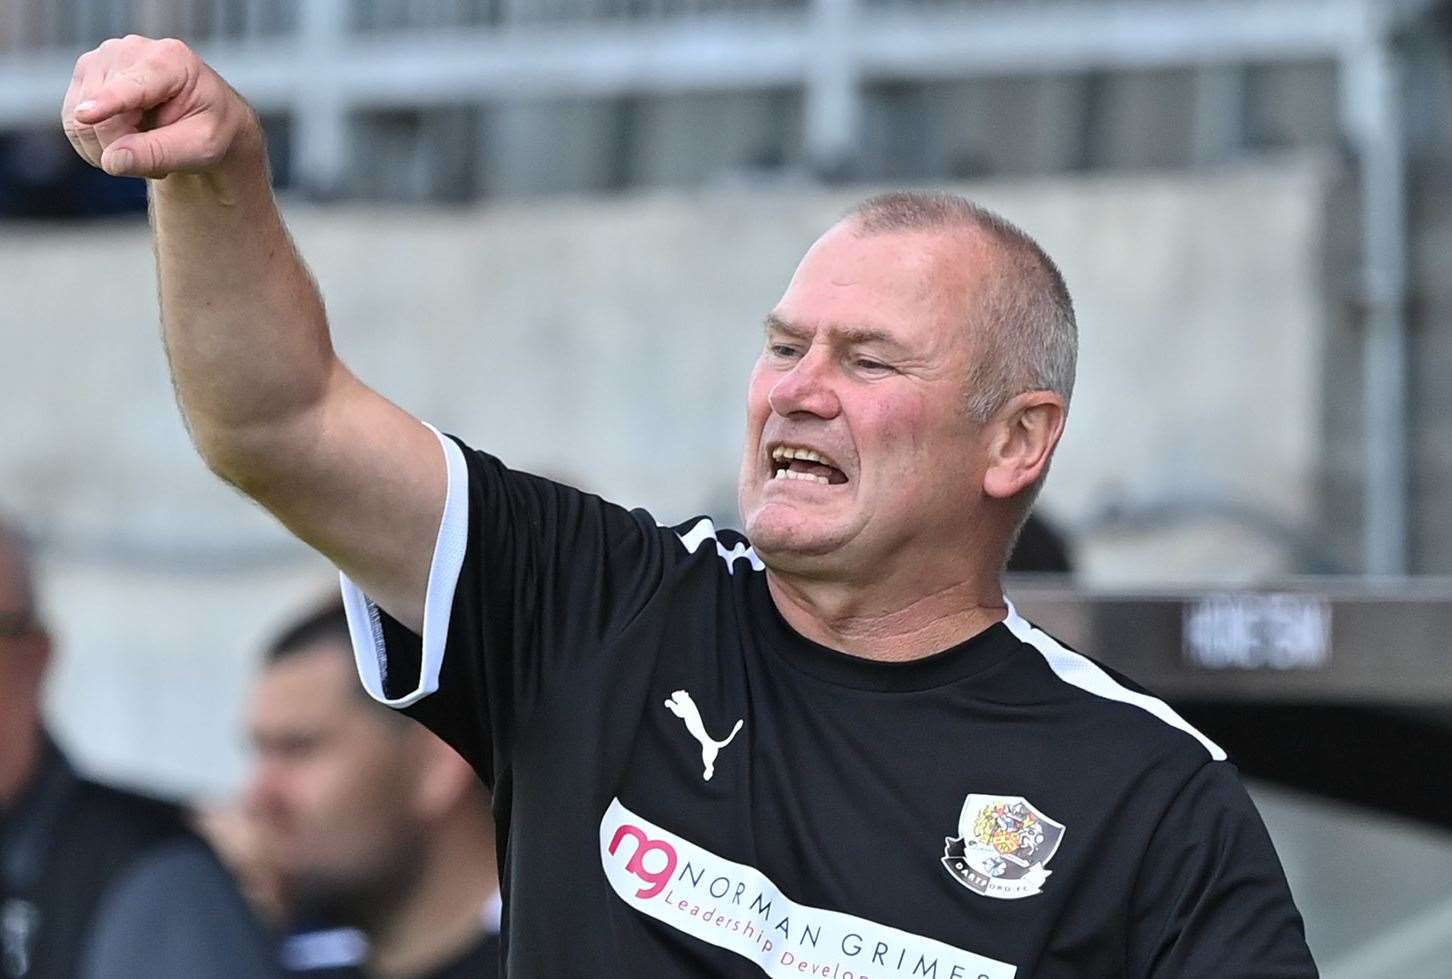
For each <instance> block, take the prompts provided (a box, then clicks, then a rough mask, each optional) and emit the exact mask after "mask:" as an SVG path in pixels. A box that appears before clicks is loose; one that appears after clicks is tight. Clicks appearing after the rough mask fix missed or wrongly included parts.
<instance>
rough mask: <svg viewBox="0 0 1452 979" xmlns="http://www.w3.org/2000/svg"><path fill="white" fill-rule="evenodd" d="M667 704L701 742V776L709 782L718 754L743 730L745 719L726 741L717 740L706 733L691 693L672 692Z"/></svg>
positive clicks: (737, 724) (714, 771)
mask: <svg viewBox="0 0 1452 979" xmlns="http://www.w3.org/2000/svg"><path fill="white" fill-rule="evenodd" d="M665 705H666V706H667V707H669V708H670V712H671V713H672V714H674V715H676V716H677V717H679V718H680V719H681V720H683V721H685V722H686V731H687V732H689V733H690V735H691V737H693V738H695V739H696V740H697V741H699V742H701V764H702V765H703V766H704V767H705V771H703V772H702V773H701V777H702V778H703V779H705V780H706V781H707V782H709V781H711V776H712V775H714V774H716V756H717V755H719V754H720V753H721V749H722V748H724V747H726V746H727V745H728V744H730V743H731V739H732V738H734V737H736V732H737V731H740V730H741V725H742V724H743V723H744V722H745V719H744V718H743V719H742V720H739V721H737V722H736V726H735V727H733V728H732V729H731V733H730V734H728V735H726V740H725V741H717V740H715V739H714V738H712V737H711V736H710V735H709V734H707V733H706V725H704V724H702V723H701V712H700V710H698V709H697V708H696V702H695V701H694V700H692V699H691V695H690V694H689V693H687V692H686V691H684V690H677V691H676V692H675V693H673V694H671V699H670V700H667V701H666V702H665Z"/></svg>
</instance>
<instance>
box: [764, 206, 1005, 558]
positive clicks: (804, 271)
mask: <svg viewBox="0 0 1452 979" xmlns="http://www.w3.org/2000/svg"><path fill="white" fill-rule="evenodd" d="M985 262H986V259H985V253H984V249H983V248H982V247H981V246H979V245H977V244H975V242H974V241H973V240H972V239H971V238H970V237H968V236H965V235H963V234H961V233H960V234H957V235H949V234H945V233H942V232H936V231H913V232H903V233H891V234H876V235H869V236H864V237H858V235H857V234H856V233H855V231H854V230H853V228H852V227H851V225H850V224H849V223H844V224H839V225H838V226H836V227H834V228H833V229H831V230H830V231H828V232H827V233H826V234H825V235H823V236H822V238H820V239H819V240H818V241H817V243H816V244H815V245H813V246H812V248H811V250H810V251H808V253H807V255H806V257H805V258H804V259H803V260H802V263H801V265H800V266H798V268H797V271H796V274H795V275H794V276H793V278H792V281H791V283H790V285H788V287H787V290H786V294H785V295H783V296H782V298H781V301H780V302H778V303H777V305H776V308H775V309H774V310H772V312H771V314H770V315H769V316H768V318H767V330H766V334H767V335H766V344H765V348H764V349H763V350H762V353H761V356H760V358H759V359H758V360H757V363H756V367H755V369H754V370H753V372H752V375H751V387H750V391H749V393H748V397H747V423H746V444H745V449H744V451H743V457H742V464H741V476H740V481H739V484H738V493H739V502H740V505H741V512H742V518H743V519H744V521H745V524H746V531H747V534H748V536H749V537H750V538H751V540H752V543H753V545H754V546H755V547H756V550H757V551H758V553H760V554H761V556H762V557H763V559H765V560H766V561H767V563H768V564H769V565H771V566H772V567H773V568H775V569H777V570H779V571H785V572H790V573H795V574H807V575H812V574H823V575H828V576H841V575H846V576H848V577H851V576H854V575H856V576H860V575H863V574H871V573H873V572H874V571H880V570H885V565H884V564H883V562H886V561H891V560H894V559H903V558H909V559H922V560H930V559H932V558H933V556H934V554H935V553H936V552H940V551H941V552H943V553H948V552H949V551H950V549H952V548H955V547H961V546H962V543H963V541H964V540H965V539H968V538H969V537H971V533H972V524H973V521H974V519H975V513H976V510H975V507H974V505H973V501H974V500H975V498H976V497H977V496H978V495H980V494H981V492H982V479H983V472H984V469H985V466H986V462H985V458H984V452H985V448H984V445H983V430H982V426H979V425H976V424H974V423H973V422H972V421H971V420H970V418H969V417H968V416H967V414H966V413H965V411H964V399H965V396H966V385H967V383H968V382H967V378H968V377H969V375H970V367H971V363H972V358H973V354H974V350H973V346H974V343H973V338H972V334H971V331H970V329H969V328H968V322H967V320H968V314H969V310H970V309H971V308H972V304H973V302H974V301H975V299H976V296H977V283H978V282H979V281H980V279H981V277H982V275H983V273H984V270H985ZM803 450H805V451H806V453H807V459H806V460H805V461H803V459H802V453H803ZM788 455H795V456H796V459H795V460H789V459H788V458H787V456H788ZM819 460H825V464H823V462H821V461H819ZM784 470H785V471H784ZM803 477H806V478H803Z"/></svg>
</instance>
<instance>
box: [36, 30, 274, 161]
mask: <svg viewBox="0 0 1452 979" xmlns="http://www.w3.org/2000/svg"><path fill="white" fill-rule="evenodd" d="M61 124H62V125H63V126H64V128H65V132H66V137H67V138H68V139H69V140H70V141H71V145H72V146H74V147H75V148H76V152H77V153H79V154H81V156H83V157H84V158H85V159H86V161H87V162H89V163H90V164H92V165H93V166H97V167H100V168H101V169H102V170H105V171H106V172H107V173H109V174H112V175H114V176H118V177H152V178H161V177H165V176H167V175H169V174H173V173H207V172H210V171H214V170H218V169H220V168H222V167H223V166H225V165H227V164H229V163H232V162H236V161H239V160H241V161H242V162H244V163H245V164H251V165H255V166H261V165H262V152H263V151H262V135H261V127H260V126H259V124H258V122H257V116H256V114H255V113H253V111H252V109H251V107H250V106H248V104H247V103H246V101H244V100H243V98H242V96H240V95H238V94H237V92H236V91H234V90H233V88H232V87H231V86H230V85H228V84H227V83H226V82H225V81H223V80H222V77H221V76H220V75H218V74H217V73H216V72H215V71H213V70H212V69H211V68H210V67H208V66H207V65H206V63H204V62H203V61H202V59H201V58H199V57H197V55H196V53H195V52H193V51H192V50H191V49H190V48H188V47H187V46H186V45H185V44H183V43H182V42H181V41H178V40H175V39H171V38H167V39H164V40H159V41H158V40H153V39H152V38H147V37H138V36H137V35H134V34H133V35H130V36H128V37H124V38H120V39H116V38H113V39H111V40H109V41H106V42H104V43H102V44H101V46H100V47H98V48H96V49H95V50H93V51H87V52H86V53H85V54H83V55H81V57H80V58H79V60H77V61H76V70H75V74H74V75H73V76H72V78H71V85H70V88H69V90H67V92H66V99H65V104H64V106H63V107H62V109H61Z"/></svg>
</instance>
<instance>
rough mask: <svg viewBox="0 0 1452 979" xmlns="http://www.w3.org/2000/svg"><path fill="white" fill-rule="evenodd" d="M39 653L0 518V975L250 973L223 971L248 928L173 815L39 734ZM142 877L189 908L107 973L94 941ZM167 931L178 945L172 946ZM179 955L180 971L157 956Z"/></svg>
mask: <svg viewBox="0 0 1452 979" xmlns="http://www.w3.org/2000/svg"><path fill="white" fill-rule="evenodd" d="M50 658H51V640H50V636H49V634H48V633H47V631H46V628H45V624H44V622H43V621H42V619H41V615H40V611H39V609H38V607H37V602H36V593H35V585H34V581H33V577H32V574H31V567H30V557H29V552H28V549H27V547H26V545H25V542H24V541H23V540H22V539H21V537H20V535H19V533H18V532H17V531H15V530H14V529H12V528H11V527H10V526H8V525H7V524H6V523H4V522H3V521H0V977H4V979H22V977H23V979H71V977H73V976H76V975H78V974H80V973H81V971H82V969H83V963H84V970H85V974H86V975H88V976H97V977H101V976H106V977H109V976H136V975H147V976H154V977H164V976H172V975H176V976H180V975H186V976H190V977H194V979H196V977H206V979H223V977H232V976H238V977H242V976H249V975H250V976H256V975H257V973H255V972H247V971H234V970H239V969H241V965H240V963H244V962H246V961H248V960H247V957H246V956H247V951H248V949H247V945H246V939H247V938H249V937H252V936H254V935H255V932H253V931H251V930H249V924H250V923H249V922H247V921H246V918H245V912H243V911H241V910H240V906H239V917H235V918H234V917H231V916H229V915H228V914H227V913H226V910H225V909H227V908H228V905H227V903H226V892H227V888H228V886H229V884H228V882H227V881H226V880H225V879H221V880H219V879H217V877H213V876H211V872H212V871H215V870H216V869H217V868H216V865H215V863H210V864H209V863H208V861H209V859H210V854H209V853H208V852H207V850H206V847H205V846H203V844H202V843H201V842H200V841H199V840H197V839H196V838H195V837H193V836H192V835H191V834H190V832H188V830H187V829H186V826H185V824H184V822H183V820H182V816H181V811H180V810H179V809H178V808H177V807H176V806H173V805H170V804H168V803H164V802H160V801H158V800H155V799H150V798H147V797H145V796H141V795H137V794H135V793H132V792H125V791H122V790H120V789H116V788H112V787H110V786H105V785H101V784H99V783H97V782H93V781H90V780H88V779H85V778H82V777H81V776H80V775H78V774H77V773H76V771H75V770H74V769H73V768H72V767H71V765H70V763H69V762H68V761H67V760H66V757H65V755H64V754H62V752H61V751H60V749H59V748H58V747H57V746H56V745H55V742H54V741H52V740H51V739H50V737H49V736H48V735H47V734H46V732H45V727H44V724H43V722H42V717H41V701H42V692H43V688H44V681H45V675H46V672H47V668H48V666H49V664H50ZM219 876H223V875H220V874H219ZM151 878H161V879H164V880H165V881H166V882H167V885H168V888H169V890H170V891H172V892H174V893H186V894H188V895H190V896H191V898H192V900H191V902H190V904H189V905H188V906H186V907H185V908H184V909H183V911H182V912H181V913H180V914H178V915H174V916H172V917H171V918H170V919H169V920H166V921H164V922H161V923H160V924H161V925H162V927H159V928H157V929H154V930H151V931H150V932H149V933H148V934H147V935H146V942H145V954H144V955H142V954H140V953H139V952H138V953H137V954H131V955H124V956H123V958H124V961H125V962H127V963H129V964H130V965H132V966H140V967H141V968H140V970H139V971H137V970H136V969H124V968H118V967H116V965H115V963H117V962H118V956H120V955H122V953H121V952H120V950H119V949H116V948H115V944H116V943H115V942H114V941H113V940H112V939H111V938H110V937H105V936H110V935H113V934H116V933H117V932H118V931H120V930H121V929H118V928H116V927H115V926H114V925H113V924H111V922H113V921H114V917H115V914H116V913H117V912H118V911H119V913H121V914H123V915H128V913H129V912H128V909H130V910H135V911H143V910H145V909H144V907H142V906H141V905H139V904H137V903H135V902H132V901H131V900H129V899H128V898H127V897H126V895H127V894H128V893H129V892H131V891H132V889H133V888H134V887H135V884H136V882H138V881H140V880H142V879H151ZM219 892H221V895H222V896H221V898H220V899H217V900H214V898H215V897H216V895H217V894H218V893H219ZM113 908H114V909H117V910H116V911H113ZM203 908H205V909H207V910H208V911H213V912H216V913H212V914H203V913H202V909H203ZM219 908H220V909H223V910H220V911H219V910H218V909H219ZM133 920H134V919H133ZM179 935H184V937H185V939H186V940H185V941H184V942H181V943H177V944H173V942H172V938H173V936H179ZM131 937H132V938H133V940H134V936H131ZM209 937H210V938H215V939H216V940H215V941H208V940H207V939H208V938H209ZM177 949H185V950H186V952H187V955H188V957H187V959H186V960H185V963H183V962H182V961H181V960H179V959H178V958H177V956H176V955H174V954H172V955H168V950H172V951H175V950H177ZM223 950H224V951H225V956H224V957H222V958H218V957H214V956H213V955H212V954H211V953H215V952H218V951H223ZM173 965H175V966H176V967H177V968H180V969H182V971H172V966H173ZM214 965H215V968H214V967H213V966H214Z"/></svg>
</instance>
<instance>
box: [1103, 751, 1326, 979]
mask: <svg viewBox="0 0 1452 979" xmlns="http://www.w3.org/2000/svg"><path fill="white" fill-rule="evenodd" d="M1128 953H1129V962H1130V969H1129V974H1130V975H1131V976H1145V977H1155V979H1169V977H1175V979H1193V977H1199V976H1203V977H1206V979H1209V977H1214V979H1252V977H1254V979H1306V977H1315V976H1316V975H1317V972H1316V965H1315V963H1314V962H1313V961H1312V959H1311V953H1310V949H1309V948H1308V947H1307V945H1306V936H1305V927H1304V925H1303V923H1302V921H1301V915H1300V913H1299V912H1298V911H1297V910H1296V906H1295V903H1294V901H1293V900H1292V898H1291V891H1290V887H1289V885H1288V884H1287V883H1286V877H1285V872H1284V871H1283V870H1282V868H1281V864H1280V860H1279V859H1278V858H1277V857H1276V853H1275V849H1274V847H1273V846H1272V844H1271V840H1270V836H1269V834H1267V832H1266V829H1265V824H1264V823H1263V822H1262V821H1261V818H1260V814H1259V813H1258V812H1257V811H1256V809H1255V805H1254V803H1253V802H1252V801H1251V799H1250V796H1249V795H1248V794H1247V793H1246V791H1245V787H1244V786H1243V785H1242V784H1241V782H1240V779H1239V777H1238V775H1237V774H1236V771H1235V768H1234V766H1233V765H1231V764H1230V763H1229V762H1225V761H1212V762H1209V763H1207V764H1205V765H1204V766H1202V767H1201V768H1200V769H1198V770H1197V771H1196V773H1195V774H1194V775H1193V776H1192V777H1191V778H1190V779H1189V781H1188V782H1187V783H1186V784H1185V786H1184V787H1183V788H1182V789H1181V791H1180V793H1179V794H1178V796H1177V797H1176V798H1175V799H1174V801H1173V802H1172V803H1171V804H1170V806H1169V808H1168V809H1167V810H1166V812H1165V813H1164V815H1163V817H1162V818H1161V820H1160V822H1159V824H1158V826H1157V827H1156V829H1155V832H1154V835H1153V837H1152V838H1151V840H1150V844H1149V846H1148V848H1147V849H1146V851H1145V855H1144V858H1143V862H1142V863H1141V866H1140V871H1139V875H1138V879H1137V881H1136V885H1135V889H1134V894H1133V897H1132V907H1131V911H1130V947H1129V949H1128Z"/></svg>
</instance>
